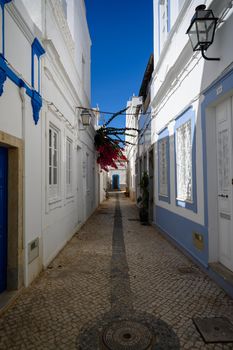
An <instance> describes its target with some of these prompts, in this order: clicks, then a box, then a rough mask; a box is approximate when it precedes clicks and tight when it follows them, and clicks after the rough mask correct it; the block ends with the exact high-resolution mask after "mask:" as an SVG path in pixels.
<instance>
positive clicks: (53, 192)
mask: <svg viewBox="0 0 233 350" xmlns="http://www.w3.org/2000/svg"><path fill="white" fill-rule="evenodd" d="M50 131H51V132H52V134H51V140H53V135H55V134H56V135H57V148H56V151H57V166H56V167H54V158H53V142H52V143H51V146H50ZM50 149H51V152H52V154H51V158H50ZM50 159H51V163H50ZM60 159H61V135H60V130H59V129H58V128H57V127H55V126H54V125H53V124H52V123H49V128H48V188H49V192H48V197H49V203H52V202H56V201H58V200H60V191H61V189H60V183H61V174H60V171H61V165H60ZM55 168H56V169H57V183H56V184H55V183H54V169H55ZM50 169H51V181H50Z"/></svg>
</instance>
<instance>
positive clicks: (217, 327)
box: [193, 317, 233, 343]
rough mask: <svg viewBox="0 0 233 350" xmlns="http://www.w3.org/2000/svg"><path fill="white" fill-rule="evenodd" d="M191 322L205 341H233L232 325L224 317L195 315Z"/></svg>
mask: <svg viewBox="0 0 233 350" xmlns="http://www.w3.org/2000/svg"><path fill="white" fill-rule="evenodd" d="M193 322H194V324H195V326H196V327H197V329H198V331H199V332H200V334H201V336H202V338H203V339H204V341H205V342H206V343H232V342H233V325H232V324H231V323H230V321H229V320H228V319H227V318H226V317H211V318H200V317H196V318H194V319H193Z"/></svg>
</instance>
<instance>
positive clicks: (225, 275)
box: [208, 262, 233, 298]
mask: <svg viewBox="0 0 233 350" xmlns="http://www.w3.org/2000/svg"><path fill="white" fill-rule="evenodd" d="M208 270H209V273H210V275H211V276H212V277H213V278H214V279H215V280H216V282H218V283H219V284H220V285H221V286H222V287H223V288H224V289H225V290H226V292H227V293H228V294H229V295H230V296H231V297H232V298H233V272H232V271H231V270H229V269H228V268H226V267H225V266H223V265H222V264H221V263H219V262H214V263H209V268H208Z"/></svg>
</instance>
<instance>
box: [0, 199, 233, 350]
mask: <svg viewBox="0 0 233 350" xmlns="http://www.w3.org/2000/svg"><path fill="white" fill-rule="evenodd" d="M137 218H138V213H137V208H136V207H135V205H134V204H132V202H131V201H130V200H129V199H127V198H125V197H123V196H122V197H119V198H118V196H117V195H116V196H115V197H110V199H109V200H108V201H106V202H104V203H103V204H102V205H101V206H100V207H99V209H98V210H97V211H96V212H95V213H94V214H93V215H92V216H91V218H90V219H89V220H88V221H87V223H86V224H85V225H84V226H83V227H82V229H81V230H80V231H79V232H78V233H77V234H76V235H75V236H74V237H73V239H72V240H71V241H70V242H69V243H68V244H67V246H66V247H65V248H64V249H63V250H62V252H61V253H60V254H59V255H58V256H57V258H56V259H55V260H54V261H53V262H52V263H51V264H50V265H49V267H48V268H47V270H46V271H44V272H43V273H42V274H41V275H40V276H39V278H38V279H37V280H36V281H35V282H34V283H33V284H32V285H31V286H30V287H29V288H27V289H25V290H24V291H23V292H22V293H20V296H19V297H18V299H17V300H16V302H15V303H14V304H13V305H12V306H11V307H10V308H9V309H8V310H7V311H6V312H4V313H3V314H2V315H1V317H0V349H1V350H5V349H15V350H19V349H27V350H29V349H36V350H39V349H43V350H45V349H48V350H49V349H69V350H72V349H80V350H81V349H82V350H86V349H92V350H97V349H101V348H102V347H100V345H99V344H100V343H101V334H102V332H103V330H106V332H105V334H106V338H108V337H109V332H108V330H107V326H108V325H109V324H110V323H113V325H116V324H117V322H118V323H119V321H122V322H128V321H130V320H133V321H134V322H135V323H134V324H135V325H141V326H142V328H140V329H139V331H138V332H142V333H143V332H144V331H145V332H147V329H149V332H150V334H152V335H153V339H154V340H153V342H152V347H150V348H151V349H190V350H195V349H213V350H218V349H233V343H228V344H219V343H216V344H205V343H204V341H203V340H202V337H201V336H200V334H199V333H198V331H197V329H196V327H195V325H194V323H193V321H192V318H193V317H222V316H224V317H227V318H228V319H229V320H230V321H231V322H232V323H233V300H232V299H230V298H229V297H228V296H227V295H226V294H225V292H224V291H223V290H221V289H220V288H219V287H218V286H217V285H216V284H215V283H214V282H212V281H211V280H210V279H209V278H208V277H207V276H206V275H205V274H203V273H202V272H201V270H200V269H199V268H198V267H196V266H195V265H194V264H193V263H192V262H191V261H190V260H188V259H187V258H186V257H185V256H184V255H183V254H182V253H180V252H179V251H178V250H177V249H176V248H174V247H173V246H172V245H171V244H170V243H169V242H167V241H166V240H165V239H164V238H163V237H162V236H161V235H160V234H159V233H157V232H156V230H155V229H154V228H153V227H152V226H143V225H141V224H140V222H139V221H138V220H137ZM119 324H120V323H119ZM126 327H130V326H127V324H126ZM135 332H137V329H136V330H135ZM126 335H127V334H126ZM129 337H130V335H129ZM147 345H148V344H146V343H144V344H142V347H141V349H147ZM109 346H110V345H109ZM112 346H113V345H112ZM143 346H144V347H143ZM109 348H110V349H111V348H114V347H109ZM131 348H132V349H137V347H133V346H132V347H129V348H127V347H123V346H122V347H116V348H115V349H116V350H118V349H119V350H121V349H131ZM103 349H105V348H104V347H103ZM106 349H107V347H106Z"/></svg>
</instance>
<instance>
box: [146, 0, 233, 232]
mask: <svg viewBox="0 0 233 350" xmlns="http://www.w3.org/2000/svg"><path fill="white" fill-rule="evenodd" d="M181 5H182V4H181ZM197 5H199V2H198V1H185V2H184V4H183V8H182V11H181V12H180V14H179V16H178V18H177V21H176V22H175V23H174V26H173V28H171V32H170V34H169V35H168V38H167V42H166V43H165V45H164V47H163V50H162V51H161V52H160V56H159V59H157V61H156V60H155V63H156V64H155V68H154V74H153V82H152V87H151V95H152V108H153V109H152V115H153V120H152V135H153V142H156V141H157V135H158V133H159V132H161V131H162V130H163V129H164V127H169V130H170V136H171V139H170V140H171V142H170V145H171V148H170V157H171V159H170V171H171V179H170V183H171V204H168V203H166V202H164V201H159V199H158V189H157V186H156V193H155V197H156V205H159V206H161V207H163V208H165V209H168V210H170V211H172V212H174V213H176V214H178V215H181V216H185V217H186V218H188V219H190V220H192V221H194V222H197V223H200V224H202V225H203V224H204V197H203V196H204V191H203V186H204V185H203V166H202V164H203V159H202V130H201V110H200V108H201V103H202V98H203V97H202V93H203V91H204V90H205V89H206V88H207V87H208V86H209V85H210V84H211V83H212V82H213V81H214V80H215V79H217V78H218V77H219V76H221V74H222V73H223V72H224V70H225V69H226V67H228V66H229V65H230V64H232V57H233V46H232V45H228V42H229V41H230V40H231V35H232V34H231V33H232V31H233V20H232V15H231V16H230V14H232V10H231V12H230V13H229V17H228V18H229V19H228V20H227V21H226V22H225V23H224V25H222V26H220V27H219V28H218V29H217V31H216V36H215V40H214V43H213V45H212V46H211V47H210V48H209V50H208V52H207V56H210V57H220V58H221V60H220V61H219V62H208V61H205V60H204V59H203V58H202V57H201V54H200V53H193V52H192V48H191V44H190V43H189V40H188V36H187V35H186V34H185V33H186V30H187V28H188V26H189V24H190V20H191V18H192V16H193V15H194V12H195V7H196V6H197ZM208 5H210V7H211V8H212V9H213V11H214V14H215V15H216V16H217V17H218V16H219V15H220V14H221V12H222V10H223V9H224V6H226V3H225V2H221V4H220V3H219V2H216V1H213V2H211V1H207V6H208ZM156 7H157V1H154V12H155V16H156ZM154 34H155V38H157V37H158V26H157V20H156V17H155V19H154ZM154 49H155V52H154V54H155V57H158V47H157V44H156V43H155V48H154ZM188 106H192V107H193V109H194V111H195V122H196V159H195V163H196V179H197V194H198V195H197V207H198V212H197V213H194V212H192V211H190V210H187V209H184V208H180V207H178V206H177V205H176V204H175V188H174V184H175V174H174V169H175V164H174V162H175V160H174V149H173V140H174V125H173V120H174V119H175V118H176V117H178V116H179V115H180V114H182V112H183V111H185V109H186V108H187V107H188ZM155 150H156V163H155V164H156V166H155V179H156V178H157V177H158V173H157V163H158V155H157V147H155ZM172 184H173V185H172Z"/></svg>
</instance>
